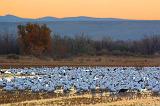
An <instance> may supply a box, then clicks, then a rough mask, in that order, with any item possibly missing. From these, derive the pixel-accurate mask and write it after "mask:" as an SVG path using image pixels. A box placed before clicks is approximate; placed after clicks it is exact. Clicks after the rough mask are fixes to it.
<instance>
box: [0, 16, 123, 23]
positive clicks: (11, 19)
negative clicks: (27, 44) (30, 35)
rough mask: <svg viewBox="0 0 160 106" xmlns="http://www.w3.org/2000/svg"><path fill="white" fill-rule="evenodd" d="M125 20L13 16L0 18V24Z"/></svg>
mask: <svg viewBox="0 0 160 106" xmlns="http://www.w3.org/2000/svg"><path fill="white" fill-rule="evenodd" d="M122 20H125V19H118V18H93V17H85V16H79V17H66V18H56V17H50V16H48V17H42V18H37V19H31V18H21V17H17V16H14V15H5V16H0V22H55V21H122Z"/></svg>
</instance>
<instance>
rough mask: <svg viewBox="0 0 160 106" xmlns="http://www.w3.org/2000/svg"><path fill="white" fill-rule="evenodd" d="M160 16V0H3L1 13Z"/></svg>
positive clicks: (72, 15)
mask: <svg viewBox="0 0 160 106" xmlns="http://www.w3.org/2000/svg"><path fill="white" fill-rule="evenodd" d="M6 14H13V15H16V16H20V17H25V18H39V17H44V16H53V17H58V18H62V17H75V16H90V17H99V18H124V19H144V20H160V0H0V15H6Z"/></svg>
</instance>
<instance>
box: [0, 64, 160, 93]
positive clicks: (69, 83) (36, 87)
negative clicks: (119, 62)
mask: <svg viewBox="0 0 160 106" xmlns="http://www.w3.org/2000/svg"><path fill="white" fill-rule="evenodd" d="M1 72H2V71H1ZM4 74H9V75H10V77H4V76H2V77H0V87H1V88H2V90H5V91H14V90H21V91H23V90H30V91H32V92H55V91H56V90H57V89H62V90H63V91H64V92H65V91H70V90H71V89H72V88H74V89H75V90H76V91H77V92H84V91H92V90H97V89H99V90H104V91H109V92H116V93H118V92H123V91H125V92H126V91H138V92H143V91H151V92H156V93H159V94H160V67H143V68H136V67H55V68H46V67H43V68H24V69H8V70H7V71H5V72H4Z"/></svg>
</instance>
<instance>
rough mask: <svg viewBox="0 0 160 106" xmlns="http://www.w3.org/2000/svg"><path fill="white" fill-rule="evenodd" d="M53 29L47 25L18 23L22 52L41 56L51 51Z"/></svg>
mask: <svg viewBox="0 0 160 106" xmlns="http://www.w3.org/2000/svg"><path fill="white" fill-rule="evenodd" d="M50 35H51V30H50V29H49V28H48V27H47V26H46V25H45V24H43V25H39V24H31V23H28V24H27V25H18V40H19V43H20V48H21V53H22V54H26V55H35V56H40V55H42V54H49V53H50V52H51V45H52V44H51V36H50Z"/></svg>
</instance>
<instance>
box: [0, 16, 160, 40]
mask: <svg viewBox="0 0 160 106" xmlns="http://www.w3.org/2000/svg"><path fill="white" fill-rule="evenodd" d="M28 22H33V23H40V24H43V23H45V24H47V25H48V26H49V27H50V29H51V30H52V31H53V32H54V33H56V34H60V35H62V36H64V35H66V36H76V35H80V34H82V33H84V34H86V35H88V36H90V37H91V38H93V39H103V37H108V36H110V37H112V38H113V39H122V40H127V39H132V40H134V39H140V38H143V37H144V36H146V35H147V36H152V35H154V34H157V35H160V21H159V20H127V19H117V18H92V17H84V16H81V17H68V18H55V17H43V18H37V19H30V18H21V17H17V16H13V15H6V16H0V32H1V33H5V32H7V33H12V34H13V36H15V35H16V33H17V25H19V24H25V23H28Z"/></svg>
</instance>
